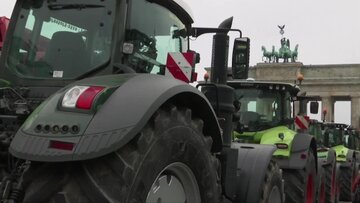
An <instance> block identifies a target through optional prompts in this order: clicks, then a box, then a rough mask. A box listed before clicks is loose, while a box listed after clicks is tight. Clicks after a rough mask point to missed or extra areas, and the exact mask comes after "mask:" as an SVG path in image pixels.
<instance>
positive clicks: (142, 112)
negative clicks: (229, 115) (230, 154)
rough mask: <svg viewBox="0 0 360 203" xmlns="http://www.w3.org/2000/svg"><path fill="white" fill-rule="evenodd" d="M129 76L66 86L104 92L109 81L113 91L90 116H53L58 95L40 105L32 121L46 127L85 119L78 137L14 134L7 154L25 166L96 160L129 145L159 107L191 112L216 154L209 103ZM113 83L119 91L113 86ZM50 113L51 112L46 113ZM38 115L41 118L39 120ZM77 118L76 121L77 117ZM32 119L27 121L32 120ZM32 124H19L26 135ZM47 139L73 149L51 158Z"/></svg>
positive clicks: (180, 86) (189, 91)
mask: <svg viewBox="0 0 360 203" xmlns="http://www.w3.org/2000/svg"><path fill="white" fill-rule="evenodd" d="M129 75H130V74H124V75H109V76H100V77H96V78H93V79H92V78H87V79H84V80H82V81H77V82H75V83H74V84H72V85H69V86H74V85H99V86H101V85H104V86H106V84H108V83H109V81H111V82H112V85H113V87H115V88H114V91H113V92H112V94H111V95H110V96H109V97H108V98H107V100H106V102H104V103H103V104H102V106H101V107H100V108H99V109H98V110H97V111H96V113H94V114H93V115H88V114H84V113H79V112H62V111H58V110H56V104H57V103H58V101H59V100H60V99H61V98H62V97H61V96H60V95H63V94H64V93H61V92H60V93H59V92H58V93H57V94H55V96H53V97H52V98H50V99H48V100H49V101H48V102H47V103H46V104H44V105H42V107H41V108H42V109H41V110H39V111H40V113H39V112H37V113H38V114H40V116H38V117H41V118H42V119H43V120H46V122H51V119H54V118H56V117H57V115H58V114H66V115H65V116H64V115H62V119H63V120H64V118H66V119H67V120H69V121H72V120H73V122H80V121H79V120H81V119H83V118H82V117H85V118H86V122H84V124H83V125H82V126H85V127H84V130H82V131H81V134H79V135H78V136H74V135H72V137H66V136H64V135H58V136H56V135H51V136H49V135H44V136H33V135H31V134H28V133H26V131H25V130H23V129H20V130H19V131H18V133H17V134H16V136H15V138H14V140H13V142H12V144H11V146H10V151H11V153H12V154H13V155H15V156H16V157H19V158H23V159H27V160H33V161H49V162H57V161H77V160H86V159H92V158H97V157H100V156H103V155H106V154H109V153H111V152H114V151H116V150H117V149H119V148H120V147H122V146H124V145H125V144H127V143H128V142H129V141H130V140H132V139H133V138H134V137H135V136H136V135H137V134H138V133H139V132H140V131H141V130H142V129H143V127H144V126H145V125H146V123H147V122H148V121H149V120H150V118H151V117H152V116H153V115H154V114H155V112H156V111H157V110H158V109H159V108H160V107H161V106H162V105H164V104H165V103H171V104H174V105H177V106H180V107H187V108H190V109H192V113H193V115H195V116H196V117H199V118H201V119H202V120H203V121H204V128H203V129H204V130H203V132H204V134H205V135H207V136H211V137H212V138H213V145H212V152H219V151H221V148H222V135H221V132H220V127H219V124H218V121H217V117H216V115H215V113H214V110H213V109H212V107H211V105H210V103H209V101H208V100H207V99H206V97H205V96H204V95H203V94H202V93H201V92H200V91H198V90H197V89H196V88H194V87H193V86H191V85H189V84H187V83H184V82H182V81H179V80H176V79H174V78H170V77H165V76H161V75H153V74H131V76H129ZM117 82H119V85H117V86H116V85H114V84H113V83H115V84H116V83H117ZM103 83H104V84H103ZM54 106H55V107H54ZM50 108H53V109H51V110H49V109H50ZM54 109H55V110H54ZM42 111H44V112H47V113H46V114H45V113H44V114H41V112H42ZM50 114H51V115H50ZM80 114H81V116H82V117H79V115H80ZM30 117H31V116H30ZM35 117H36V116H33V118H35ZM58 117H59V116H58ZM75 119H76V120H75ZM30 120H31V119H30ZM33 120H34V121H33V122H32V123H31V122H25V123H27V127H28V129H34V128H35V126H31V125H36V119H33ZM58 120H59V118H58ZM53 139H56V140H57V141H63V142H66V143H68V142H71V143H74V144H75V148H74V149H73V150H72V151H61V150H57V151H56V152H54V151H53V150H49V149H48V146H49V143H50V140H53ZM29 143H30V144H31V145H29ZM25 146H30V147H25ZM36 146H37V147H36ZM39 146H41V147H39Z"/></svg>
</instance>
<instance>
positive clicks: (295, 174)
mask: <svg viewBox="0 0 360 203" xmlns="http://www.w3.org/2000/svg"><path fill="white" fill-rule="evenodd" d="M283 174H284V176H283V177H284V180H285V202H286V203H310V202H311V203H314V202H315V201H316V186H315V179H316V165H315V157H314V154H313V152H312V151H311V150H309V153H308V158H307V162H306V165H305V167H304V168H303V169H300V170H295V169H283ZM308 184H309V185H308ZM308 186H309V187H308ZM308 197H309V198H310V200H309V199H308Z"/></svg>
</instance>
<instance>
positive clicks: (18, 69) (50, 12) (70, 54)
mask: <svg viewBox="0 0 360 203" xmlns="http://www.w3.org/2000/svg"><path fill="white" fill-rule="evenodd" d="M115 3H116V1H115V0H107V1H99V0H80V1H76V4H74V1H69V0H57V1H45V0H36V1H30V0H25V1H23V3H22V9H21V10H20V12H19V15H18V18H17V23H16V27H15V31H14V34H13V38H12V40H11V45H10V52H9V57H8V59H7V60H8V61H7V63H8V67H9V68H10V69H11V70H12V71H13V72H14V73H15V74H17V75H18V76H20V77H23V78H58V79H59V78H60V79H74V78H78V77H80V76H82V75H84V74H85V73H88V72H90V71H92V70H94V69H97V68H100V67H102V66H104V65H105V64H106V63H107V62H108V61H109V60H110V46H111V42H112V27H113V21H114V16H115V12H114V9H115Z"/></svg>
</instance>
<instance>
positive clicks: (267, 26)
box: [0, 0, 360, 117]
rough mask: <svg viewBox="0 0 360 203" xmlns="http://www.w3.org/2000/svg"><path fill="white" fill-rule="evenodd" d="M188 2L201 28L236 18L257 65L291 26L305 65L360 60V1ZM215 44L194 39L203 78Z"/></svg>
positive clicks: (2, 9) (3, 12)
mask: <svg viewBox="0 0 360 203" xmlns="http://www.w3.org/2000/svg"><path fill="white" fill-rule="evenodd" d="M184 1H185V2H187V4H188V5H189V6H190V7H191V9H192V11H193V16H194V21H195V26H198V27H217V26H218V25H219V23H221V22H222V21H223V20H224V19H226V18H228V17H231V16H233V17H234V22H233V28H237V29H241V30H242V32H243V35H244V36H247V37H249V38H250V39H251V56H250V60H251V65H255V64H256V63H259V62H261V60H262V57H261V56H262V52H261V46H262V45H264V46H266V47H267V49H271V46H272V45H275V46H276V48H277V49H278V48H279V47H280V38H281V35H280V34H279V28H278V27H277V26H278V25H286V27H285V35H284V36H285V37H287V38H289V39H290V40H291V48H292V49H293V48H294V46H295V45H296V44H299V57H298V59H299V61H300V62H303V63H304V64H347V63H360V25H359V20H360V12H359V8H360V1H359V0H346V1H341V0H301V1H300V0H184ZM14 3H15V1H14V0H9V1H2V2H1V6H0V16H8V17H9V16H10V15H11V10H12V8H13V6H14ZM234 36H236V34H233V35H232V37H234ZM211 43H212V36H211V35H208V36H201V37H199V38H198V39H196V40H195V41H193V42H192V49H194V50H196V51H197V52H199V53H200V54H201V63H200V64H199V65H198V66H197V67H198V71H199V72H200V75H199V77H200V78H202V75H203V70H202V68H203V67H209V66H210V60H211ZM346 109H348V108H346ZM346 111H347V110H346ZM349 113H350V112H346V114H347V115H348V114H349ZM335 114H337V113H336V112H335ZM339 115H340V112H339V113H338V116H337V117H339ZM341 117H343V116H341ZM345 117H348V116H345Z"/></svg>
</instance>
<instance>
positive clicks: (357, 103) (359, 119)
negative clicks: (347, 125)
mask: <svg viewBox="0 0 360 203" xmlns="http://www.w3.org/2000/svg"><path fill="white" fill-rule="evenodd" d="M351 125H352V126H353V127H355V128H359V127H360V96H356V97H351Z"/></svg>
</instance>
